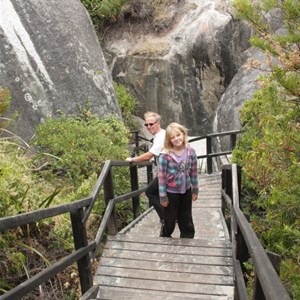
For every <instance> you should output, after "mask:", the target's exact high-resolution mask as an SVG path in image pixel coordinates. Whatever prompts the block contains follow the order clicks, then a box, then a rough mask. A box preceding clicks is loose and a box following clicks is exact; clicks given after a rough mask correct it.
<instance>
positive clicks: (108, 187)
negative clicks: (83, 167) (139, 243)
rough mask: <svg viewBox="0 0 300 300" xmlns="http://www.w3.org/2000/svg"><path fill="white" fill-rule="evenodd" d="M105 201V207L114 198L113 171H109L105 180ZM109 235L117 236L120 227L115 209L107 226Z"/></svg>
mask: <svg viewBox="0 0 300 300" xmlns="http://www.w3.org/2000/svg"><path fill="white" fill-rule="evenodd" d="M103 187H104V200H105V206H107V205H108V202H109V200H111V199H113V198H114V194H115V193H114V185H113V178H112V173H111V169H110V170H109V171H108V174H107V176H106V178H105V180H104V186H103ZM107 229H108V233H109V234H111V235H115V234H117V233H118V227H117V220H116V212H115V208H113V211H112V213H111V216H110V218H109V221H108V225H107Z"/></svg>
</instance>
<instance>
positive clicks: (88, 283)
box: [70, 208, 93, 295]
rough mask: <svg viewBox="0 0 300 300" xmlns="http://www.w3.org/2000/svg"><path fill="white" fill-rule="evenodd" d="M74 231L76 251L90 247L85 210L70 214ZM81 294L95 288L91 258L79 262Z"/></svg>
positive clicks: (84, 257) (87, 256) (87, 257)
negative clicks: (85, 222) (84, 221)
mask: <svg viewBox="0 0 300 300" xmlns="http://www.w3.org/2000/svg"><path fill="white" fill-rule="evenodd" d="M70 216H71V222H72V231H73V236H74V245H75V250H77V249H79V248H81V247H86V246H87V245H88V239H87V233H86V228H85V224H84V223H83V222H82V220H83V217H84V212H83V209H82V208H81V209H78V210H76V211H71V212H70ZM77 267H78V273H79V279H80V287H81V294H82V295H83V294H84V293H85V292H86V291H88V290H89V289H90V288H91V287H92V286H93V278H92V266H91V261H90V256H89V255H85V256H83V257H82V258H81V259H79V260H78V261H77Z"/></svg>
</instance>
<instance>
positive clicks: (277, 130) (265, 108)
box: [233, 0, 300, 299]
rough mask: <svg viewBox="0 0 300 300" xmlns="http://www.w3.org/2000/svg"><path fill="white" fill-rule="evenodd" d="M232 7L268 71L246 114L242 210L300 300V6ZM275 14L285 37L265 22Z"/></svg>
mask: <svg viewBox="0 0 300 300" xmlns="http://www.w3.org/2000/svg"><path fill="white" fill-rule="evenodd" d="M233 7H234V9H235V15H236V16H238V17H240V18H242V19H244V20H246V21H248V22H249V23H250V24H251V25H252V26H253V27H254V29H255V30H256V35H255V36H254V37H253V38H252V39H251V43H252V45H253V46H254V47H257V48H258V49H260V50H261V51H263V52H264V53H265V57H266V60H265V64H266V65H267V68H268V70H267V72H266V74H265V75H263V76H260V78H259V82H260V84H261V87H260V89H259V90H258V91H257V92H256V93H255V94H254V96H253V99H251V100H250V101H247V102H245V105H244V107H243V108H242V110H241V121H242V124H243V135H242V137H241V139H240V141H239V145H238V147H237V149H236V150H235V151H234V160H235V161H236V162H237V163H238V164H239V165H241V166H242V167H243V193H244V201H243V202H244V203H243V207H244V210H247V211H248V213H250V214H251V221H252V225H253V227H254V228H255V230H256V233H257V234H258V235H259V236H260V239H261V241H262V242H263V244H264V245H265V247H266V248H267V249H268V250H269V251H272V252H275V253H277V254H279V255H281V258H282V263H281V278H282V281H283V282H284V283H285V286H286V288H287V289H288V290H289V291H290V293H291V295H292V297H293V298H294V299H300V265H299V260H300V222H299V213H300V201H299V199H300V51H299V49H300V2H299V1H293V0H289V1H274V0H271V1H270V0H261V1H255V2H253V1H247V0H235V1H233ZM274 9H276V10H277V11H280V14H281V16H282V18H283V27H284V29H285V30H284V31H283V30H281V33H280V34H278V33H276V32H272V30H271V28H270V27H269V26H268V24H267V22H266V18H265V16H266V15H267V13H268V12H271V11H274ZM283 32H284V34H283ZM248 65H249V67H256V68H260V69H263V67H262V64H261V63H260V62H257V61H253V60H250V61H249V64H248Z"/></svg>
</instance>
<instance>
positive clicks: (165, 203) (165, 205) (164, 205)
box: [160, 202, 169, 207]
mask: <svg viewBox="0 0 300 300" xmlns="http://www.w3.org/2000/svg"><path fill="white" fill-rule="evenodd" d="M160 205H161V206H163V207H167V206H168V205H169V202H160Z"/></svg>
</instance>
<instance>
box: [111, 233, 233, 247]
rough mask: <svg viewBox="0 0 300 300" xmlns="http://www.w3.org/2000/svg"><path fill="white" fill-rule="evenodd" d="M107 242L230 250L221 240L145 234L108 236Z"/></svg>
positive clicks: (226, 243)
mask: <svg viewBox="0 0 300 300" xmlns="http://www.w3.org/2000/svg"><path fill="white" fill-rule="evenodd" d="M107 240H108V241H127V242H136V241H139V242H140V243H147V244H149V245H150V246H151V245H154V246H155V245H156V244H162V245H177V246H187V247H214V248H229V249H231V243H230V242H229V241H223V240H213V239H211V240H207V239H172V238H163V237H158V238H153V237H151V236H148V235H146V234H144V235H141V236H139V237H138V238H136V236H135V235H124V234H118V235H109V236H108V237H107Z"/></svg>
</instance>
